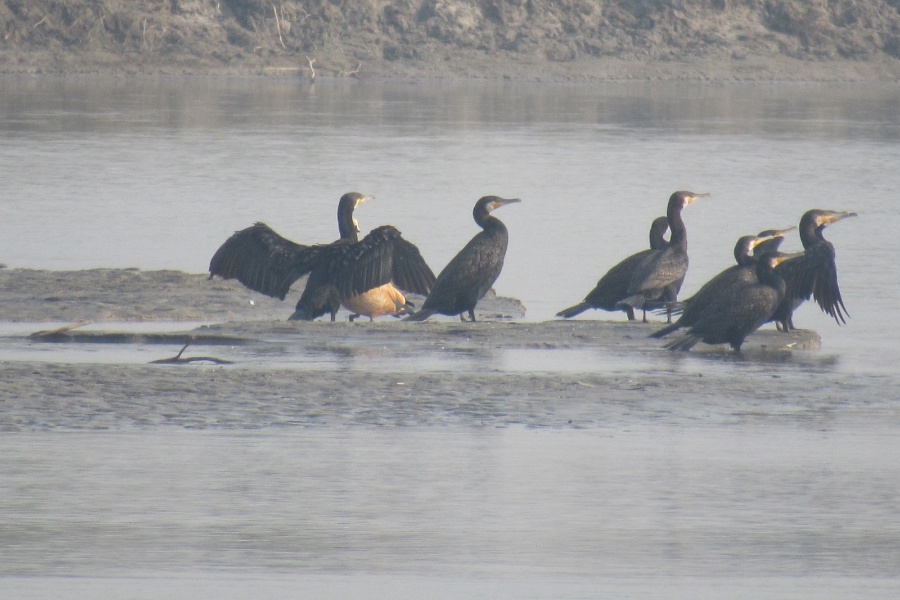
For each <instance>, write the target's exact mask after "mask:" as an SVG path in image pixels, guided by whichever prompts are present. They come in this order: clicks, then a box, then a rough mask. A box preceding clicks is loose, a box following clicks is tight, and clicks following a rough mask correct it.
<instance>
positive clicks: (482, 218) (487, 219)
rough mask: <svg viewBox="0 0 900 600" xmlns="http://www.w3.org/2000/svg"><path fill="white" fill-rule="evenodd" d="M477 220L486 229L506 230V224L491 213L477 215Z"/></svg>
mask: <svg viewBox="0 0 900 600" xmlns="http://www.w3.org/2000/svg"><path fill="white" fill-rule="evenodd" d="M475 222H476V223H478V225H480V226H481V228H482V229H484V230H485V231H506V225H504V224H503V222H502V221H501V220H500V219H498V218H497V217H492V216H491V215H490V214H489V213H484V214H478V215H476V216H475Z"/></svg>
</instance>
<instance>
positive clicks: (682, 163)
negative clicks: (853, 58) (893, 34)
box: [0, 77, 900, 598]
mask: <svg viewBox="0 0 900 600" xmlns="http://www.w3.org/2000/svg"><path fill="white" fill-rule="evenodd" d="M0 130H2V138H0V175H2V181H3V182H4V188H3V198H2V200H0V203H2V206H3V219H2V220H0V262H3V263H5V264H6V265H8V266H9V267H28V268H44V269H60V270H69V269H83V268H94V267H123V268H125V267H139V268H142V269H163V268H164V269H179V270H184V271H188V272H203V271H204V270H205V269H206V266H207V264H208V260H209V258H210V257H211V256H212V253H213V252H214V251H215V249H216V248H217V247H218V245H219V244H220V243H221V242H222V241H223V240H224V239H225V238H226V237H227V236H228V235H229V234H230V233H231V232H232V231H234V230H235V229H239V228H242V227H245V226H247V225H249V224H250V223H252V222H254V221H256V220H263V221H265V222H267V223H268V224H269V225H271V226H272V227H274V228H275V229H276V230H277V231H279V232H281V233H282V234H283V235H285V236H287V237H290V238H292V239H294V240H296V241H299V242H320V241H330V240H332V239H333V238H335V237H336V234H337V232H336V225H335V220H334V213H335V208H336V203H337V199H338V197H339V196H340V195H341V194H342V193H344V192H346V191H351V190H356V191H360V192H364V193H369V194H374V195H375V196H376V200H375V201H374V202H371V203H369V204H367V205H365V206H364V207H362V208H361V209H359V210H358V212H357V218H358V219H359V221H360V223H361V226H362V229H363V231H367V230H368V229H371V228H373V227H375V226H377V225H381V224H385V223H390V224H393V225H396V226H397V227H399V228H400V229H401V230H402V231H403V233H404V235H405V236H406V237H407V238H408V239H410V240H412V241H413V242H414V243H416V244H417V245H418V246H419V247H420V249H421V250H422V252H423V255H424V256H425V257H426V259H427V260H428V261H429V263H430V264H431V265H432V267H433V268H434V269H435V271H437V270H439V269H440V268H441V267H442V266H443V265H444V264H445V263H446V261H447V260H449V259H450V257H452V256H453V254H454V253H455V252H456V251H457V250H458V249H459V248H460V247H461V246H462V245H463V244H464V243H465V241H466V240H468V239H469V237H471V236H472V235H473V234H474V233H475V231H476V226H475V224H474V223H473V222H472V219H471V207H472V205H473V204H474V202H475V200H477V199H478V198H479V197H480V196H482V195H485V194H497V195H501V196H508V197H519V198H521V199H522V203H521V204H517V205H512V206H510V207H507V208H503V209H502V210H501V211H498V213H497V216H498V217H500V218H501V219H502V220H504V222H506V223H507V225H508V227H509V229H510V236H511V241H510V248H509V252H508V255H507V262H506V266H505V268H504V272H503V274H502V276H501V278H500V280H499V281H498V282H497V286H496V287H497V290H498V292H499V293H501V294H503V295H507V296H514V297H517V298H519V299H521V300H522V301H523V303H524V304H525V306H526V308H527V311H528V312H527V314H526V317H525V318H526V319H527V320H532V321H544V320H548V319H551V318H553V314H554V313H555V312H556V311H558V310H560V309H561V308H564V307H566V306H568V305H570V304H574V303H575V302H577V301H578V300H580V299H581V298H582V297H583V296H584V294H585V293H587V292H588V291H589V290H590V289H591V287H592V286H593V284H594V283H595V282H596V280H597V279H598V277H599V276H600V275H602V274H603V272H604V271H605V269H606V268H608V267H609V266H610V265H612V264H614V263H615V262H617V261H618V260H619V259H621V258H623V257H624V256H625V255H627V254H631V253H632V252H635V251H637V250H640V249H642V248H643V247H644V246H645V244H646V237H647V229H648V227H649V224H650V221H651V220H652V219H653V218H654V217H656V216H658V215H660V214H663V212H664V210H665V203H666V200H667V198H668V196H669V194H670V193H671V192H672V191H675V190H677V189H689V190H693V191H696V192H711V193H712V196H711V197H710V198H708V199H702V200H699V201H698V202H696V203H695V204H693V205H692V206H690V207H689V208H688V209H686V211H685V214H684V218H685V221H686V223H687V227H688V232H689V239H690V253H691V269H690V271H689V274H688V277H687V280H686V282H685V285H684V291H685V292H686V293H688V294H689V293H691V291H693V290H695V289H696V288H697V287H699V286H700V285H701V284H702V283H703V282H704V281H705V280H706V279H708V278H709V277H710V276H712V275H714V274H715V273H716V272H718V271H719V270H721V269H722V268H724V267H726V266H728V265H729V264H730V263H731V261H732V259H731V252H732V246H733V244H734V241H735V240H736V239H737V238H738V237H739V236H741V235H745V234H748V233H755V232H757V231H760V230H763V229H768V228H783V227H787V226H790V225H796V224H797V222H798V221H799V218H800V215H801V214H802V213H803V212H804V211H806V210H808V209H810V208H827V209H834V210H852V211H856V212H858V213H859V217H857V218H855V219H848V220H846V221H842V222H840V223H838V224H836V225H834V226H833V227H831V228H829V229H828V230H827V231H826V237H827V238H828V239H830V240H831V241H832V242H833V243H834V245H835V248H836V251H837V260H838V269H839V277H840V281H841V288H842V292H843V295H844V299H845V303H846V305H847V307H848V309H849V311H850V314H851V316H852V318H851V319H849V322H848V324H847V325H845V326H843V327H838V326H837V325H836V324H835V323H834V322H833V321H830V320H829V318H828V317H827V316H825V315H823V314H822V313H820V312H819V311H818V309H817V308H814V307H813V306H809V305H807V306H805V307H804V308H802V309H801V310H800V311H798V313H797V314H796V315H795V322H796V323H797V324H798V326H800V327H806V328H812V329H815V330H817V331H818V332H819V333H820V334H821V336H822V339H823V348H822V350H821V351H820V354H821V355H822V357H823V359H822V360H821V361H816V365H817V366H816V367H815V368H814V369H806V368H804V367H803V366H802V365H801V366H799V367H797V366H796V365H793V366H792V365H787V366H784V367H782V366H781V365H779V364H778V363H775V364H764V365H760V366H759V367H757V368H751V369H750V370H752V371H753V372H755V373H760V372H768V373H770V374H771V376H772V377H776V378H777V377H791V378H796V377H809V379H810V385H811V386H815V385H816V383H815V381H816V373H817V370H820V369H821V368H822V367H821V365H823V364H825V365H828V369H829V370H830V371H834V372H837V373H839V374H840V373H844V374H846V375H847V376H850V375H853V376H854V377H857V378H859V377H862V378H867V377H868V378H871V379H872V380H878V381H882V382H888V385H880V387H878V388H877V389H881V390H886V391H885V392H884V393H886V394H888V395H890V394H891V393H893V394H894V396H895V398H897V397H900V394H897V393H896V392H895V391H892V390H896V389H897V388H896V386H892V385H890V382H895V381H897V379H898V369H897V357H898V353H897V350H896V344H897V340H898V339H900V325H898V322H897V320H896V319H894V318H892V315H893V312H894V311H895V310H896V308H897V307H898V306H900V274H898V272H897V270H896V268H895V264H894V257H895V256H896V254H897V250H898V242H897V237H896V235H895V232H897V231H900V217H898V211H897V207H898V204H897V199H896V191H897V190H898V189H900V170H898V169H897V165H900V89H898V87H897V86H895V85H866V86H860V85H827V86H826V85H800V84H790V85H787V84H753V85H749V84H746V85H745V84H740V85H739V84H725V85H720V84H690V83H634V84H631V83H628V84H626V83H610V84H591V85H575V84H538V83H516V82H484V81H471V82H461V81H457V82H430V83H412V82H384V81H366V82H360V81H320V82H317V83H316V84H315V85H312V86H310V85H300V84H298V83H297V82H295V81H291V80H275V81H271V80H255V79H202V78H200V79H192V78H173V79H168V78H159V79H147V80H133V79H115V78H29V77H4V78H0ZM784 248H785V249H796V248H799V241H798V239H797V238H796V236H794V237H789V238H788V240H787V241H786V242H785V244H784ZM289 313H290V307H289V306H286V307H285V316H287V314H289ZM584 318H600V319H608V318H611V319H621V318H622V317H621V315H609V314H608V313H594V314H591V313H588V314H586V315H585V317H584ZM48 360H52V358H50V359H48ZM685 360H686V361H688V367H686V368H687V369H696V370H699V371H702V370H703V369H704V368H705V364H709V361H710V359H709V358H708V357H699V356H698V357H694V356H690V357H686V358H685ZM727 364H728V363H724V365H725V366H723V365H722V364H717V365H716V368H717V369H722V368H727ZM557 368H558V369H559V370H560V371H566V372H571V371H572V370H573V369H572V368H571V367H570V366H564V365H561V366H559V367H554V366H553V362H552V361H551V362H549V363H548V364H547V366H546V367H545V368H544V369H543V370H544V371H547V372H549V373H551V374H552V372H553V371H554V370H555V369H557ZM583 368H584V369H586V370H588V369H590V365H586V366H585V367H583ZM509 370H510V371H511V372H512V371H515V370H516V368H515V367H513V366H510V368H509ZM745 370H746V369H745ZM313 371H314V370H313ZM551 376H552V375H551ZM864 389H866V388H864ZM869 389H875V388H869ZM181 393H183V394H186V395H189V394H190V390H182V391H181ZM459 393H461V394H464V393H465V390H460V392H459ZM15 400H16V399H15V398H2V399H0V401H2V402H4V403H9V404H8V407H9V406H12V405H13V404H14V403H15ZM46 400H47V406H48V410H50V411H52V410H53V404H54V402H53V401H54V399H53V398H47V399H46ZM95 400H96V401H97V402H98V408H97V410H98V411H102V410H104V409H103V407H102V401H103V398H95ZM547 400H548V404H552V402H553V400H554V399H553V398H548V399H547ZM752 400H753V398H726V397H723V398H722V399H721V405H722V406H723V407H724V408H723V410H725V411H727V410H728V409H729V407H732V406H733V407H743V406H744V405H745V404H747V403H750V404H752ZM869 400H871V398H866V397H864V394H863V396H862V397H861V396H856V395H854V391H853V390H852V389H850V388H848V389H847V390H846V392H844V395H843V396H841V402H839V403H836V404H833V405H829V409H828V410H829V414H828V419H827V420H826V421H825V423H827V424H825V425H823V421H822V420H821V419H820V418H817V417H813V416H809V415H808V414H807V413H805V412H803V411H802V410H800V409H801V408H802V407H797V409H798V410H797V414H796V415H791V411H790V410H789V409H788V410H785V409H784V406H781V408H780V409H779V411H778V412H777V414H772V415H769V418H766V417H767V415H761V416H760V418H758V419H756V420H754V421H752V424H748V423H746V422H740V421H738V422H735V423H734V424H732V425H722V424H716V425H715V426H710V425H708V424H704V422H703V417H702V415H693V416H692V418H691V419H684V418H677V419H676V418H666V416H665V413H666V410H662V411H661V413H657V414H656V416H655V417H654V418H652V419H650V418H647V416H646V413H644V412H641V411H635V413H634V416H633V417H632V419H631V420H630V421H629V420H627V418H626V420H625V421H624V422H623V421H622V420H618V421H617V422H616V423H615V425H613V426H610V427H591V428H587V429H575V428H571V429H546V428H544V427H542V423H541V421H540V419H539V418H535V420H534V421H533V422H526V423H525V426H524V427H521V428H520V427H499V428H497V427H485V426H484V425H483V424H481V423H478V422H476V421H473V422H470V423H467V422H465V420H464V419H462V420H461V421H462V424H459V425H455V426H453V427H447V428H432V427H409V428H404V427H387V428H384V427H374V426H365V425H358V424H350V423H329V424H327V425H325V426H322V427H313V428H309V427H296V428H291V427H281V428H262V429H259V428H249V427H248V429H247V430H245V431H241V430H237V431H236V430H234V429H233V428H230V429H229V430H227V431H224V430H223V431H219V430H215V429H214V428H213V429H212V430H204V431H195V430H192V429H191V428H190V427H185V428H178V427H172V426H166V427H148V428H145V429H133V430H132V429H116V428H113V429H112V430H107V431H96V430H93V429H92V427H91V426H90V425H89V424H87V423H85V422H81V421H80V420H79V417H77V416H76V415H74V414H73V415H72V416H71V417H70V418H69V421H66V418H67V417H66V415H60V414H56V415H54V422H55V423H59V422H63V423H66V422H68V426H67V427H63V429H64V431H58V430H57V431H54V432H47V431H45V430H44V427H42V423H40V422H32V423H22V424H19V425H20V426H19V427H18V428H17V431H15V432H12V431H10V432H4V434H3V436H2V437H0V489H2V490H3V493H2V496H0V516H2V519H0V521H2V524H0V565H2V566H0V594H2V595H3V596H12V595H15V596H17V597H35V598H58V597H61V596H65V597H75V598H93V597H106V596H117V597H130V598H168V597H193V598H248V597H253V598H268V597H271V598H276V597H278V598H280V597H285V596H292V597H297V596H303V597H319V598H330V597H334V598H346V597H365V598H421V597H434V598H439V597H446V598H551V597H554V598H555V597H573V598H575V597H635V598H671V597H673V596H674V597H690V598H712V597H722V596H723V595H727V596H728V597H747V598H760V597H792V598H846V597H866V598H875V597H883V598H894V597H897V596H898V594H900V579H898V576H897V573H900V424H898V422H900V419H897V416H898V415H897V412H896V409H890V408H888V409H887V410H885V409H884V408H882V409H880V410H879V411H878V412H877V414H871V415H870V414H868V413H867V412H866V406H867V402H868V401H869ZM878 400H879V402H880V406H882V407H883V406H885V401H886V402H887V403H886V405H887V406H888V407H890V406H891V400H892V398H890V397H888V398H879V399H878ZM228 401H229V399H228V398H223V399H222V402H223V403H226V405H227V402H228ZM473 401H475V402H477V398H473ZM510 402H513V400H510ZM783 402H784V403H788V404H789V403H790V399H789V398H785V399H783ZM769 405H771V402H769V403H768V404H766V405H765V406H769ZM676 412H677V410H676ZM79 414H81V413H79ZM625 414H626V415H627V414H628V413H627V411H626V413H625ZM886 416H887V418H885V417H886ZM819 417H821V415H819ZM600 420H601V421H602V419H600ZM723 590H727V594H726V593H724V592H723Z"/></svg>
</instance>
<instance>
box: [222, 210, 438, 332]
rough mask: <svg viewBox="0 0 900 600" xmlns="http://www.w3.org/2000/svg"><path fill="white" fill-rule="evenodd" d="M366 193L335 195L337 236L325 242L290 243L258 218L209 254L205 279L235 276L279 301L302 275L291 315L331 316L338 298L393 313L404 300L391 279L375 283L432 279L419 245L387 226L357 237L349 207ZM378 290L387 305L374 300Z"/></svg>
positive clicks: (422, 283) (355, 307)
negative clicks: (304, 278)
mask: <svg viewBox="0 0 900 600" xmlns="http://www.w3.org/2000/svg"><path fill="white" fill-rule="evenodd" d="M370 199H372V196H364V195H362V194H358V193H356V192H350V193H347V194H344V195H343V196H341V199H340V201H339V203H338V213H337V216H338V229H339V231H340V236H341V237H340V239H338V240H337V241H335V242H333V243H331V244H317V245H312V246H306V245H302V244H297V243H295V242H292V241H290V240H288V239H286V238H284V237H282V236H280V235H278V234H277V233H275V231H274V230H272V229H271V228H270V227H269V226H268V225H266V224H264V223H256V224H255V225H252V226H251V227H248V228H246V229H242V230H240V231H237V232H235V233H234V235H232V236H231V237H230V238H228V240H226V241H225V243H224V244H222V246H221V247H220V248H219V249H218V250H217V251H216V253H215V255H213V257H212V260H211V261H210V264H209V272H210V278H212V277H213V276H214V275H219V276H220V277H222V278H224V279H235V278H236V279H237V280H238V281H240V282H241V283H243V284H244V285H245V286H247V287H248V288H250V289H252V290H255V291H257V292H260V293H263V294H266V295H268V296H272V297H275V298H279V299H281V300H284V297H285V296H286V295H287V293H288V290H290V287H291V285H293V284H294V282H295V281H297V280H298V279H300V278H301V277H302V276H303V275H306V274H307V273H309V278H308V280H307V282H306V287H305V288H304V290H303V294H302V295H301V296H300V300H299V301H298V302H297V307H296V310H295V312H294V314H293V315H291V317H290V319H292V320H305V321H311V320H313V319H316V318H318V317H319V316H321V315H323V314H326V313H330V314H331V320H332V321H334V320H335V315H336V314H337V311H338V309H339V308H340V306H341V304H342V303H346V304H349V305H350V310H351V311H354V312H357V313H359V312H360V310H364V311H365V310H368V311H369V312H362V313H361V314H366V315H368V316H370V317H374V316H378V315H380V314H386V313H384V312H380V309H377V310H376V309H372V308H369V307H383V306H387V307H393V310H391V311H390V314H395V313H397V312H399V309H398V306H397V304H398V303H399V304H400V305H401V306H402V305H405V304H406V300H405V298H403V296H402V294H399V292H397V291H396V290H395V289H393V286H392V285H391V286H390V288H381V287H380V286H384V285H385V284H390V282H393V283H395V284H396V285H397V286H398V287H400V288H401V289H405V290H407V291H410V292H415V293H419V294H427V293H428V292H429V291H430V290H431V285H432V284H433V283H434V279H435V277H434V273H433V272H432V271H431V269H430V268H429V267H428V265H427V264H426V263H425V261H424V259H423V258H422V255H421V254H420V253H419V249H418V248H416V246H415V245H413V244H412V243H410V242H408V241H406V240H405V239H403V237H402V236H401V234H400V232H399V231H398V230H397V229H396V228H394V227H392V226H390V225H384V226H381V227H378V228H376V229H373V230H372V231H371V232H370V233H369V234H368V235H367V236H366V237H364V238H363V239H362V240H359V224H358V223H357V222H356V219H354V218H353V211H354V209H355V208H356V207H358V206H359V205H360V204H362V203H363V202H365V201H367V200H370ZM370 290H371V291H370ZM367 294H368V295H370V296H374V298H367V297H366V296H367ZM384 294H388V298H389V303H387V302H385V301H383V299H379V298H378V296H380V295H384ZM398 295H399V297H398ZM401 299H402V300H401Z"/></svg>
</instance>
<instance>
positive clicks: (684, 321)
mask: <svg viewBox="0 0 900 600" xmlns="http://www.w3.org/2000/svg"><path fill="white" fill-rule="evenodd" d="M791 229H793V227H791V228H790V229H782V230H779V231H776V230H769V231H764V232H762V233H760V234H759V235H745V236H743V237H741V238H740V239H738V241H737V243H736V244H735V245H734V260H735V262H736V263H737V264H735V265H732V266H730V267H728V268H727V269H725V270H724V271H722V272H720V273H719V274H718V275H716V276H715V277H713V278H712V279H710V280H709V281H707V282H706V283H704V284H703V286H701V287H700V289H699V290H697V292H696V293H695V294H694V295H693V296H691V297H690V298H688V299H687V300H684V301H682V302H681V303H680V305H681V307H682V308H681V316H680V317H678V320H677V321H675V322H674V323H672V324H670V325H668V326H666V327H663V328H662V329H660V330H659V331H657V332H655V333H653V334H651V335H650V337H654V338H661V337H665V336H667V335H669V334H670V333H672V332H673V331H676V330H678V329H681V328H682V327H690V326H691V325H693V324H694V323H696V322H697V320H698V319H699V318H700V315H702V314H703V311H704V310H706V307H707V306H709V305H710V304H712V303H713V302H715V301H716V299H717V298H718V297H719V296H722V295H723V294H726V293H728V290H730V289H731V288H732V287H734V286H736V285H745V284H750V283H756V282H757V278H756V263H757V261H758V259H759V256H761V255H763V254H773V253H774V252H775V251H776V250H777V248H778V244H779V243H780V242H781V240H783V239H784V234H785V233H786V232H788V231H790V230H791ZM773 241H774V242H775V243H772V242H773ZM763 246H767V247H768V252H759V251H758V249H759V248H761V247H763ZM751 253H752V254H751Z"/></svg>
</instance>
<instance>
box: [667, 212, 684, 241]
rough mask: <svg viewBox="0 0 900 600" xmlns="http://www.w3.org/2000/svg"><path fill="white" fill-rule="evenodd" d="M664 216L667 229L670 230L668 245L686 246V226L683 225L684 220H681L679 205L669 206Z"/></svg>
mask: <svg viewBox="0 0 900 600" xmlns="http://www.w3.org/2000/svg"><path fill="white" fill-rule="evenodd" d="M666 218H667V219H668V221H669V231H671V232H672V235H671V236H670V238H669V245H670V246H679V247H681V248H687V228H686V227H685V226H684V221H682V220H681V207H680V206H677V205H675V206H670V207H669V209H668V211H667V212H666Z"/></svg>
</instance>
